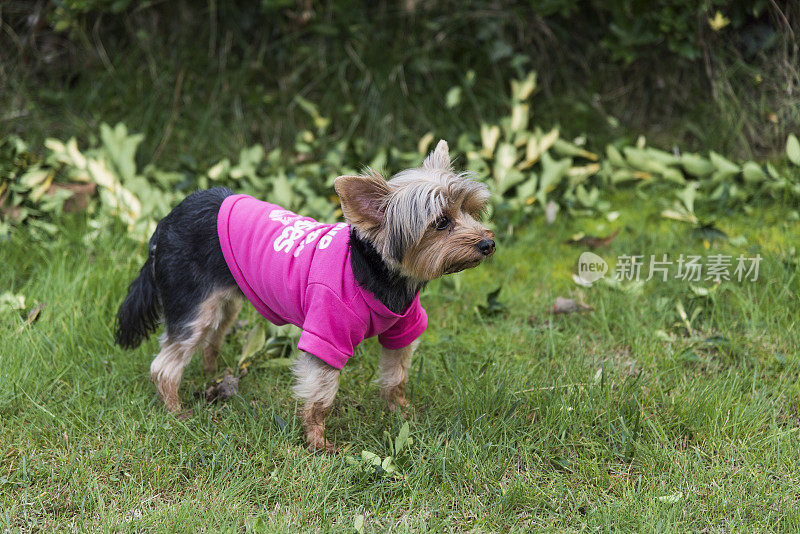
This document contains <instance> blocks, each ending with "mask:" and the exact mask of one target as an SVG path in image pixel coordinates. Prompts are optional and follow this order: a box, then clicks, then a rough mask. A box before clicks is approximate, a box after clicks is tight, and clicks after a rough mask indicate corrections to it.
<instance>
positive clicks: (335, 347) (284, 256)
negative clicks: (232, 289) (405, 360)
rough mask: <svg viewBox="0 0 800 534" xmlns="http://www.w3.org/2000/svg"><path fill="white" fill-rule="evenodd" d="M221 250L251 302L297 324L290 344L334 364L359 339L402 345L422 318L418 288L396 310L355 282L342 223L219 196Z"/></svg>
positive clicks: (418, 330)
mask: <svg viewBox="0 0 800 534" xmlns="http://www.w3.org/2000/svg"><path fill="white" fill-rule="evenodd" d="M217 231H218V233H219V242H220V245H221V247H222V254H223V255H224V256H225V261H226V262H227V264H228V268H229V269H230V271H231V273H232V274H233V277H234V279H235V280H236V283H237V284H238V285H239V288H241V290H242V292H243V293H244V294H245V296H246V297H247V299H248V300H249V301H250V302H251V303H252V304H253V306H255V307H256V310H258V312H259V313H260V314H261V315H263V316H264V317H266V318H267V319H268V320H269V321H270V322H272V323H273V324H276V325H282V324H286V323H291V324H293V325H296V326H299V327H300V328H302V329H303V333H302V335H301V336H300V342H299V343H298V344H297V348H298V349H300V350H304V351H306V352H308V353H310V354H313V355H314V356H316V357H317V358H320V359H321V360H323V361H324V362H326V363H328V364H330V365H332V366H333V367H336V368H337V369H341V368H342V367H343V366H344V364H345V362H347V359H348V358H349V357H350V356H352V355H353V349H355V347H356V345H358V344H359V343H361V341H362V340H364V339H366V338H368V337H373V336H378V341H379V342H380V344H381V345H383V346H384V347H386V348H387V349H399V348H403V347H405V346H407V345H410V344H411V343H412V342H413V341H414V340H415V339H417V338H418V337H419V336H420V335H421V334H422V332H424V331H425V328H426V327H427V325H428V316H427V315H426V314H425V310H424V309H423V308H422V306H421V305H420V302H419V294H417V296H416V297H414V301H413V302H412V303H411V305H410V306H409V307H408V309H407V310H406V311H405V313H403V314H402V315H398V314H396V313H393V312H392V311H391V310H389V309H388V308H387V307H386V306H384V305H383V304H382V303H381V302H380V301H379V300H378V299H376V298H375V297H374V296H373V295H372V293H370V292H368V291H366V290H364V289H362V288H361V287H359V285H358V284H357V283H356V281H355V278H354V277H353V269H352V268H351V267H350V247H349V240H350V226H349V225H347V224H345V223H338V224H323V223H319V222H317V221H315V220H314V219H312V218H310V217H302V216H300V215H297V214H295V213H292V212H291V211H288V210H285V209H283V208H281V207H280V206H277V205H275V204H269V203H267V202H262V201H260V200H257V199H255V198H253V197H251V196H248V195H232V196H229V197H227V198H226V199H225V200H224V201H223V202H222V206H221V207H220V210H219V214H218V217H217Z"/></svg>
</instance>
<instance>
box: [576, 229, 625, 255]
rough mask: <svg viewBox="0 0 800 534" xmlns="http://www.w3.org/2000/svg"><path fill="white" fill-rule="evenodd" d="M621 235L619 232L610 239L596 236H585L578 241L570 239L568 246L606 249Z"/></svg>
mask: <svg viewBox="0 0 800 534" xmlns="http://www.w3.org/2000/svg"><path fill="white" fill-rule="evenodd" d="M618 235H619V230H617V231H616V232H614V233H613V234H611V235H610V236H608V237H597V236H596V235H584V236H581V237H579V238H578V239H570V240H569V241H567V244H568V245H579V246H582V247H589V248H590V249H592V250H594V249H596V248H600V247H604V246H606V245H608V244H609V243H611V242H612V241H614V239H616V238H617V236H618Z"/></svg>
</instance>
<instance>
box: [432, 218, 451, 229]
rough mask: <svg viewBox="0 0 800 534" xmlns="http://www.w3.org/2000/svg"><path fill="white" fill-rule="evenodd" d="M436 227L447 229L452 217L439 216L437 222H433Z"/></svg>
mask: <svg viewBox="0 0 800 534" xmlns="http://www.w3.org/2000/svg"><path fill="white" fill-rule="evenodd" d="M433 226H434V228H436V229H437V230H447V228H448V227H449V226H450V218H449V217H439V218H438V219H436V222H435V223H433Z"/></svg>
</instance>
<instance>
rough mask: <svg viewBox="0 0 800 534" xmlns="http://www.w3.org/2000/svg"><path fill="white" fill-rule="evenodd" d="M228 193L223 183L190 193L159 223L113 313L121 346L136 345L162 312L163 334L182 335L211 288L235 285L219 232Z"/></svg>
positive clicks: (153, 326)
mask: <svg viewBox="0 0 800 534" xmlns="http://www.w3.org/2000/svg"><path fill="white" fill-rule="evenodd" d="M232 194H233V191H231V190H230V189H227V188H224V187H217V188H214V189H208V190H205V191H198V192H196V193H192V194H191V195H189V196H188V197H186V198H185V199H184V200H183V201H182V202H181V203H180V204H178V205H177V206H176V207H175V208H174V209H173V210H172V211H171V212H170V213H169V214H168V215H167V216H166V217H164V218H163V219H162V220H161V221H160V222H159V223H158V226H157V227H156V231H155V232H154V233H153V237H152V238H151V239H150V251H149V255H148V257H147V261H145V264H144V266H143V267H142V270H141V271H140V273H139V276H138V277H137V278H136V280H134V281H133V282H132V283H131V285H130V288H129V292H128V296H127V297H125V301H124V302H123V303H122V306H120V309H119V312H117V328H116V335H115V339H116V341H117V343H118V344H119V345H120V346H122V347H125V348H134V347H136V346H138V345H139V344H140V343H141V342H142V340H143V339H144V338H146V337H147V336H148V335H150V334H151V333H152V332H153V331H154V330H155V328H156V326H157V322H158V319H159V317H161V316H163V318H164V320H165V323H166V325H167V330H166V333H167V336H168V337H170V338H171V339H180V338H181V337H183V336H184V335H185V334H187V333H188V332H187V330H186V326H187V325H188V324H189V323H190V322H191V321H192V320H193V319H194V317H195V315H196V312H197V309H198V306H199V305H200V304H201V303H202V302H203V301H204V300H205V299H206V297H208V295H209V294H210V293H211V292H212V291H214V290H216V289H222V288H226V287H236V282H235V280H234V279H233V275H231V273H230V270H228V265H227V264H226V263H225V257H224V256H223V255H222V249H221V248H220V244H219V235H218V234H217V214H218V212H219V208H220V206H221V205H222V201H223V200H225V198H226V197H228V196H230V195H232Z"/></svg>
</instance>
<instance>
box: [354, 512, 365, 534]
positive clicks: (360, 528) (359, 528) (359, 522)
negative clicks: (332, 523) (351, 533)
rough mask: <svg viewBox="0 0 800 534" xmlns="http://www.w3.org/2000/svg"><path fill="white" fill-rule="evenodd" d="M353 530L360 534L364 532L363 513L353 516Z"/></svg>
mask: <svg viewBox="0 0 800 534" xmlns="http://www.w3.org/2000/svg"><path fill="white" fill-rule="evenodd" d="M353 530H355V531H356V532H358V534H364V516H363V515H362V514H358V515H357V516H355V517H354V518H353Z"/></svg>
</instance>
